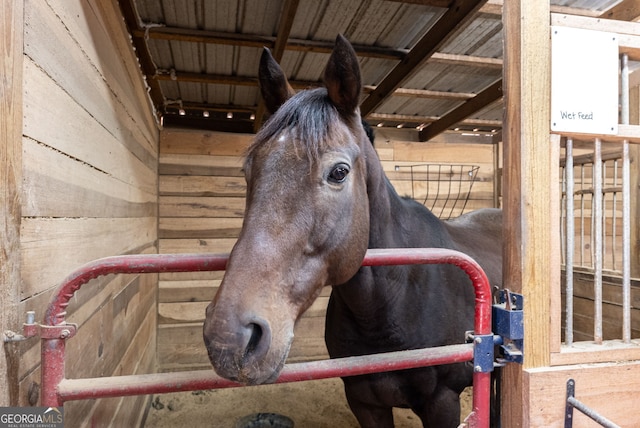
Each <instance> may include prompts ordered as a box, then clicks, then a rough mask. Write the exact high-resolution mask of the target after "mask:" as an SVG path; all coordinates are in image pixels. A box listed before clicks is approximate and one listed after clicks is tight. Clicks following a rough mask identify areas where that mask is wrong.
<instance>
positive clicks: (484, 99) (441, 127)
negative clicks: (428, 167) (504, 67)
mask: <svg viewBox="0 0 640 428" xmlns="http://www.w3.org/2000/svg"><path fill="white" fill-rule="evenodd" d="M500 98H502V79H500V80H498V81H497V82H495V83H493V84H492V85H490V86H489V87H488V88H486V89H485V90H483V91H482V92H480V93H479V94H478V95H476V96H475V97H473V98H470V99H468V100H467V101H465V102H464V103H462V104H461V105H460V106H459V107H457V108H455V109H454V110H453V111H451V112H449V113H448V114H446V115H445V116H443V117H442V118H440V119H439V120H438V121H436V122H434V123H432V124H431V125H429V126H427V127H426V128H424V129H422V130H421V131H420V141H428V140H430V139H431V138H433V137H435V136H436V135H438V134H439V133H441V132H443V131H446V130H447V129H449V127H450V126H452V125H455V124H456V123H458V122H460V121H461V120H463V119H466V118H468V117H469V116H470V115H472V114H473V113H475V112H477V111H478V110H480V109H482V108H484V107H486V106H488V105H489V104H491V103H493V102H494V101H496V100H498V99H500Z"/></svg>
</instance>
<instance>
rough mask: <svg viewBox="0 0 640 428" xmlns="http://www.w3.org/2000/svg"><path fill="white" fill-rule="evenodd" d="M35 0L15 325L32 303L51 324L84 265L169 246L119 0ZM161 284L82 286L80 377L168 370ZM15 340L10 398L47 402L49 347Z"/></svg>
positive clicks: (116, 417)
mask: <svg viewBox="0 0 640 428" xmlns="http://www.w3.org/2000/svg"><path fill="white" fill-rule="evenodd" d="M9 3H14V2H9ZM15 3H17V2H15ZM23 7H24V13H23V15H22V17H21V20H20V21H19V22H18V24H17V25H16V27H15V28H14V31H20V32H22V36H23V38H24V43H23V46H24V48H23V49H24V50H23V52H22V54H23V55H22V56H21V58H20V62H19V66H20V69H21V70H22V78H21V81H20V82H14V84H19V85H20V94H21V97H22V111H23V115H22V116H23V117H22V118H21V121H22V122H21V126H22V139H21V141H20V142H19V143H17V142H15V141H13V144H20V146H21V154H22V163H21V170H20V173H21V176H22V180H21V183H17V184H16V188H17V189H18V190H19V192H18V194H19V200H20V202H21V203H20V216H19V237H16V238H15V239H16V240H18V242H15V241H14V242H12V245H13V248H15V249H16V250H17V251H19V261H18V262H19V271H20V273H19V280H20V284H19V286H18V287H17V288H18V290H19V291H18V296H17V297H18V299H19V302H15V303H14V305H15V306H16V309H15V312H16V313H17V314H18V317H19V319H18V323H16V324H15V325H10V326H5V325H3V326H2V327H3V330H4V329H11V330H14V331H20V327H21V323H22V322H23V320H24V314H25V313H26V311H28V310H34V311H36V314H37V315H36V316H37V319H38V320H41V319H42V317H43V315H44V312H45V309H46V306H47V304H48V301H49V299H50V298H51V296H52V293H53V290H54V288H55V287H56V286H57V285H58V284H59V283H60V281H61V280H62V279H63V278H64V277H65V276H66V275H68V274H69V273H71V272H72V271H73V270H74V269H76V268H78V267H79V266H80V265H82V264H83V263H85V262H88V261H90V260H93V259H96V258H100V257H104V256H111V255H121V254H134V253H136V254H137V253H155V252H157V182H158V179H157V157H158V156H157V153H158V140H159V130H158V126H157V124H156V121H155V119H154V115H153V112H152V110H151V107H150V103H149V101H148V96H147V93H146V90H145V87H144V83H143V81H142V78H141V76H140V72H139V68H138V67H139V66H138V62H137V60H136V58H135V56H134V53H133V50H132V47H131V45H130V41H129V37H128V34H127V32H126V28H125V27H124V23H123V21H122V18H121V16H120V12H119V9H118V6H117V4H116V2H104V1H99V0H65V1H53V0H51V1H41V0H28V1H25V2H24V3H23ZM3 119H4V118H3ZM3 144H4V143H3ZM2 167H4V165H0V168H2ZM3 249H4V248H3ZM2 287H3V290H2V292H3V293H4V289H5V287H6V288H7V290H8V289H9V288H11V287H15V284H5V283H3V284H2ZM156 287H157V275H156V276H153V275H148V276H136V275H131V276H123V275H111V276H108V277H104V278H99V279H96V280H93V281H92V282H90V283H89V284H87V285H86V286H85V287H84V288H83V289H81V290H80V291H79V292H78V293H77V294H76V297H74V298H73V299H72V303H71V305H70V306H69V309H68V314H67V320H68V321H70V322H74V323H77V324H78V326H79V331H78V334H77V335H76V336H75V337H74V338H72V339H70V340H69V341H68V343H67V358H66V375H67V377H70V378H82V377H95V376H111V375H120V374H132V373H145V372H153V371H154V370H155V348H156V334H155V328H156V294H157V291H156ZM2 310H3V311H4V310H5V308H2ZM11 347H12V352H15V356H16V358H13V359H12V363H11V367H9V369H10V370H12V371H13V372H14V373H16V379H14V380H15V381H16V382H18V386H19V389H17V391H16V393H12V394H10V397H7V396H5V395H3V396H2V400H0V401H1V403H0V404H2V405H9V404H12V405H34V404H37V402H38V396H39V394H38V387H39V384H40V367H39V364H40V341H39V340H38V339H37V338H32V339H29V340H27V341H25V342H22V343H19V344H13V345H11ZM147 400H148V397H145V396H141V397H134V398H122V399H120V398H115V399H102V400H86V401H79V402H70V403H67V404H66V405H65V417H66V422H67V424H68V426H88V425H91V424H93V423H99V424H100V425H105V426H106V425H107V424H112V425H113V426H135V425H136V424H137V423H138V422H139V421H140V418H141V416H142V413H143V412H144V409H145V403H146V401H147Z"/></svg>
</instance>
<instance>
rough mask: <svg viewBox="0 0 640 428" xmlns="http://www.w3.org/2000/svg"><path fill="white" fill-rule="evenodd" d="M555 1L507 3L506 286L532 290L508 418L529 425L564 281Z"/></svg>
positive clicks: (527, 293) (506, 392)
mask: <svg viewBox="0 0 640 428" xmlns="http://www.w3.org/2000/svg"><path fill="white" fill-rule="evenodd" d="M549 18H550V5H549V2H544V1H530V0H512V1H508V2H505V3H504V13H503V24H504V40H505V50H504V72H503V79H504V102H505V123H504V127H503V137H504V167H503V183H504V188H503V208H504V215H503V222H504V223H503V234H504V247H503V279H504V281H503V285H504V287H506V288H509V289H510V290H512V291H515V292H517V293H522V294H523V296H524V335H525V337H524V343H525V348H524V364H523V365H519V364H507V366H506V367H505V368H504V369H503V370H504V371H503V382H502V425H503V426H508V427H514V428H515V427H528V426H529V419H528V412H529V411H530V409H531V408H532V407H535V403H530V402H529V397H530V396H529V391H528V384H527V382H526V381H525V371H526V370H528V369H530V368H536V367H546V366H549V363H550V328H551V327H550V319H551V314H550V299H552V298H555V299H558V300H559V296H553V297H552V296H551V289H552V283H553V282H559V277H557V275H558V274H557V273H556V271H558V272H559V265H558V263H559V262H558V261H559V260H560V257H559V245H558V244H557V240H558V236H559V233H558V230H557V227H558V224H557V223H558V222H557V219H558V216H559V212H557V208H558V207H557V201H558V200H559V195H558V182H557V181H556V179H557V173H558V169H559V168H558V159H557V157H558V151H559V147H557V146H558V145H559V144H555V143H552V141H551V138H550V137H549V132H550V92H551V91H550V81H551V71H550V62H551V61H550V52H551V46H550V38H549Z"/></svg>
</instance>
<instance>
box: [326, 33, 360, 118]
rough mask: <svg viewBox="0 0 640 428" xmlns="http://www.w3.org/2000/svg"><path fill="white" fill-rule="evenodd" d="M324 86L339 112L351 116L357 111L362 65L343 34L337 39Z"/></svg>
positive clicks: (328, 64)
mask: <svg viewBox="0 0 640 428" xmlns="http://www.w3.org/2000/svg"><path fill="white" fill-rule="evenodd" d="M324 84H325V85H326V87H327V91H328V93H329V98H330V99H331V101H332V102H333V104H334V105H335V106H336V108H337V109H338V111H340V112H341V113H343V114H350V113H353V112H354V111H355V110H356V108H357V107H358V105H359V104H360V91H361V89H362V82H361V78H360V64H358V57H357V56H356V52H355V51H354V50H353V47H352V46H351V43H349V41H348V40H347V39H346V38H345V37H344V36H343V35H342V34H338V37H336V44H335V47H334V48H333V52H332V53H331V57H330V58H329V62H328V63H327V68H326V69H325V70H324Z"/></svg>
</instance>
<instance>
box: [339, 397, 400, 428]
mask: <svg viewBox="0 0 640 428" xmlns="http://www.w3.org/2000/svg"><path fill="white" fill-rule="evenodd" d="M347 402H348V403H349V407H350V408H351V412H352V413H353V414H354V416H355V417H356V419H357V420H358V423H359V424H360V426H361V427H362V428H393V408H391V407H378V406H372V405H371V404H366V403H363V402H362V401H360V400H358V399H357V398H355V397H354V396H353V394H347Z"/></svg>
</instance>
